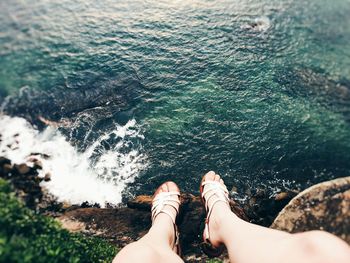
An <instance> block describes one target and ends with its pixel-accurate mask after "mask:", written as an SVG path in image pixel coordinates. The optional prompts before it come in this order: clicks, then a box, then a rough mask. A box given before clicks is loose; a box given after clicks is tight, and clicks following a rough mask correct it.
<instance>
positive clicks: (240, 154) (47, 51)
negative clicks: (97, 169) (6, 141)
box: [0, 0, 350, 195]
mask: <svg viewBox="0 0 350 263" xmlns="http://www.w3.org/2000/svg"><path fill="white" fill-rule="evenodd" d="M349 13H350V1H349V0H334V1H326V0H317V1H312V0H306V1H305V0H294V1H292V0H284V1H281V0H243V1H242V0H240V1H238V0H234V1H223V0H219V1H204V0H190V1H185V0H175V1H159V0H150V1H137V0H136V1H112V0H106V1H90V0H89V1H86V0H84V1H82V0H79V1H71V0H60V1H57V0H50V1H49V0H39V1H34V2H33V1H26V0H25V1H19V0H8V1H1V2H0V56H1V59H0V98H1V99H0V101H2V102H3V106H2V108H3V111H4V113H6V114H8V115H12V116H21V117H25V118H26V119H27V120H29V121H30V122H32V123H33V124H35V125H36V126H38V128H39V129H40V128H42V126H43V125H42V123H40V121H39V120H38V116H42V117H44V118H46V119H48V120H51V121H57V122H62V121H63V122H64V123H65V125H64V126H62V127H61V128H59V130H60V132H61V133H62V134H63V135H64V136H65V137H66V138H67V140H68V141H69V142H70V143H71V144H72V145H74V146H75V147H77V148H78V149H79V151H81V152H84V151H86V150H88V149H89V146H90V145H91V144H93V143H95V142H96V141H98V142H99V146H98V150H97V151H96V153H95V154H92V156H93V157H92V161H91V165H92V166H93V165H94V164H95V163H96V162H95V161H94V160H95V159H96V158H98V156H99V154H100V153H101V152H106V151H110V150H111V149H112V150H113V149H115V147H113V145H116V144H117V143H118V140H119V139H118V138H117V137H115V136H114V137H113V136H111V137H108V138H104V139H102V140H101V136H103V135H105V134H106V133H108V132H110V131H112V130H113V129H114V128H115V126H116V125H117V124H118V125H125V124H126V123H127V122H128V121H130V120H133V119H135V120H136V122H137V124H138V125H139V127H140V130H141V131H142V134H143V136H144V139H143V140H137V141H133V140H131V141H130V143H128V144H127V147H126V148H130V149H133V148H135V149H138V150H139V151H141V152H142V153H143V155H144V156H146V157H147V158H146V159H147V161H145V164H144V165H143V166H142V169H139V170H138V172H137V176H136V177H135V180H132V182H130V183H129V187H128V188H126V189H125V190H124V193H125V194H126V195H128V194H136V193H151V192H152V191H153V190H154V188H155V187H156V186H157V185H158V184H159V183H160V182H162V181H164V180H174V181H175V182H177V183H178V184H179V185H180V187H181V188H182V189H183V190H185V191H190V192H194V193H196V192H197V191H198V183H199V181H200V178H201V176H202V174H203V173H204V172H205V171H207V170H215V171H217V172H219V173H220V174H221V175H222V176H223V177H224V179H225V181H226V182H227V183H228V184H229V186H232V185H233V184H234V185H236V186H237V187H238V188H240V187H244V188H247V187H248V188H252V189H255V188H256V186H259V187H263V188H267V189H269V190H270V191H276V190H278V189H284V188H292V189H293V188H305V187H307V186H309V185H311V184H313V183H316V182H320V181H323V180H327V179H332V178H336V177H342V176H348V175H349V174H350V79H349V78H350V45H349V43H350V26H349V25H350V16H349ZM118 149H119V148H118ZM121 151H128V150H127V149H124V148H123V149H122V150H121ZM94 156H95V157H94ZM96 156H97V157H96ZM94 158H95V159H94ZM115 158H118V156H116V157H115ZM146 163H147V164H146ZM104 169H107V170H108V166H106V167H104ZM102 174H103V173H102ZM105 174H109V177H108V178H106V177H105V178H104V180H107V181H108V180H111V178H112V177H113V176H118V177H120V178H119V179H118V180H116V181H117V182H118V181H120V180H124V179H123V178H124V177H127V176H128V174H127V173H126V174H125V173H118V172H115V173H114V175H110V173H108V171H106V172H105ZM102 177H103V176H102ZM125 180H127V178H125ZM113 181H115V180H111V183H113ZM128 182H129V181H128Z"/></svg>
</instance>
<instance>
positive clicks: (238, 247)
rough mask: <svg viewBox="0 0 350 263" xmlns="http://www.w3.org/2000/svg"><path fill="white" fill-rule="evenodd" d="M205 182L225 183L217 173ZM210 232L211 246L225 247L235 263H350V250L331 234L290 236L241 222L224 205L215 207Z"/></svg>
mask: <svg viewBox="0 0 350 263" xmlns="http://www.w3.org/2000/svg"><path fill="white" fill-rule="evenodd" d="M205 180H216V181H220V182H221V183H222V184H223V183H224V182H223V181H222V180H221V179H220V176H219V175H217V174H215V173H214V172H209V173H207V174H206V177H205ZM209 204H210V199H209ZM209 229H210V241H211V243H212V244H213V245H214V246H218V245H219V244H221V243H224V244H225V245H226V247H227V250H228V253H229V257H230V261H231V262H232V263H255V262H256V263H264V262H266V263H273V262H291V263H292V262H293V263H294V262H298V263H303V262H305V263H313V262H315V263H316V262H318V263H322V262H324V263H333V262H337V263H347V262H350V247H349V246H348V245H347V244H346V243H345V242H344V241H342V240H341V239H339V238H337V237H335V236H333V235H331V234H329V233H327V232H323V231H310V232H304V233H300V234H289V233H286V232H283V231H278V230H273V229H270V228H265V227H261V226H258V225H254V224H251V223H248V222H246V221H244V220H242V219H240V218H238V217H237V216H236V215H235V214H234V213H233V212H231V210H230V209H229V207H228V206H227V205H226V204H225V203H224V202H218V203H216V204H215V205H214V208H213V212H212V214H211V216H210V219H209Z"/></svg>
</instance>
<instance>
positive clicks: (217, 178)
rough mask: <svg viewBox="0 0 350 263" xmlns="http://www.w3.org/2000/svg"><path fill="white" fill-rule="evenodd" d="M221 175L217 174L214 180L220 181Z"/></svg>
mask: <svg viewBox="0 0 350 263" xmlns="http://www.w3.org/2000/svg"><path fill="white" fill-rule="evenodd" d="M220 179H221V178H220V175H218V174H215V178H214V181H217V182H220Z"/></svg>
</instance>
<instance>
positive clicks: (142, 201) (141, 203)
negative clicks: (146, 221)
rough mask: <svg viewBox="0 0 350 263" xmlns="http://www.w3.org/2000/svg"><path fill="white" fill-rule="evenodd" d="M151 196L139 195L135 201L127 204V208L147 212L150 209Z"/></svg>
mask: <svg viewBox="0 0 350 263" xmlns="http://www.w3.org/2000/svg"><path fill="white" fill-rule="evenodd" d="M151 203H152V196H150V195H140V196H137V197H136V198H135V199H133V200H130V201H128V202H127V206H128V207H129V208H134V209H141V210H149V209H150V208H151Z"/></svg>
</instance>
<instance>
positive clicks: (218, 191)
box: [202, 180, 230, 242]
mask: <svg viewBox="0 0 350 263" xmlns="http://www.w3.org/2000/svg"><path fill="white" fill-rule="evenodd" d="M204 186H206V187H205V188H206V189H205V190H204V191H203V192H202V199H204V200H205V209H206V211H207V217H206V219H205V228H204V236H205V239H206V240H207V241H208V242H210V240H209V239H210V235H209V218H210V215H211V213H212V211H213V207H214V205H215V204H216V203H218V202H224V203H226V204H227V205H228V206H229V202H230V199H229V192H228V190H227V187H226V185H222V184H221V183H220V182H218V181H212V180H209V181H204V182H202V187H203V188H204ZM210 199H213V202H212V203H211V205H210V206H209V200H210Z"/></svg>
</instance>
